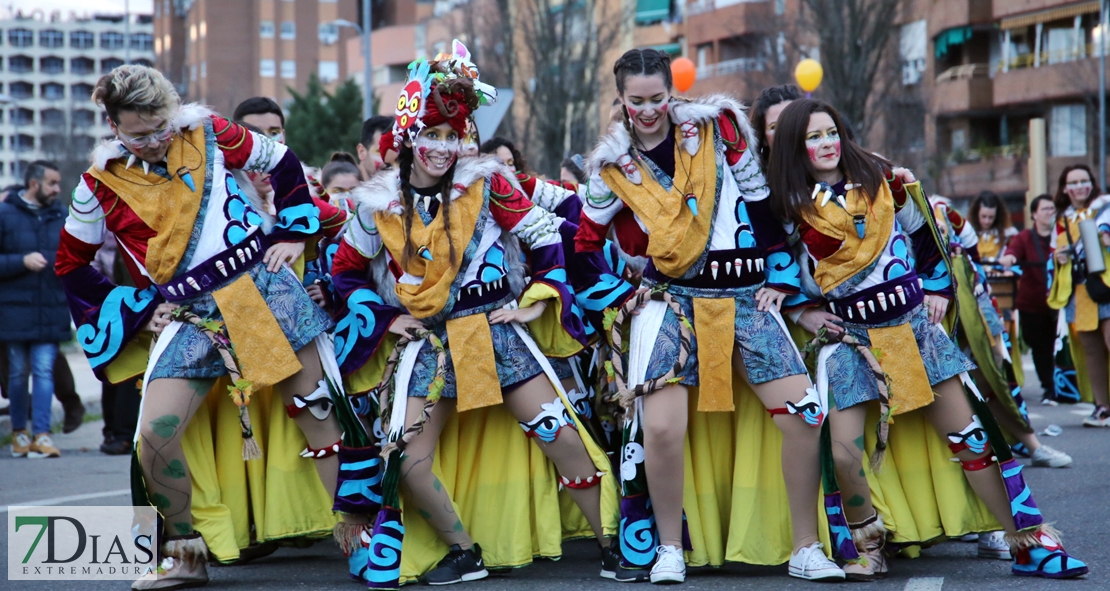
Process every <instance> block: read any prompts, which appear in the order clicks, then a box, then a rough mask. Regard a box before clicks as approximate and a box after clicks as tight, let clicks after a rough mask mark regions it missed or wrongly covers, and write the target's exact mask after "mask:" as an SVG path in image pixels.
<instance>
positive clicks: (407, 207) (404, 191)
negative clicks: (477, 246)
mask: <svg viewBox="0 0 1110 591" xmlns="http://www.w3.org/2000/svg"><path fill="white" fill-rule="evenodd" d="M412 159H413V150H412V146H411V145H407V144H403V145H402V146H401V151H400V152H399V153H398V154H397V168H398V170H399V172H400V180H401V205H402V207H403V209H404V212H405V213H404V218H403V220H404V221H403V226H404V228H405V248H404V249H403V250H402V251H401V264H402V265H408V263H409V261H410V260H412V257H414V256H416V246H415V245H413V243H412V216H413V214H414V213H415V212H416V196H415V194H414V192H413V189H412V185H411V184H409V175H411V174H412ZM457 164H458V158H456V159H455V161H454V162H452V163H451V167H450V168H448V169H447V172H445V173H444V174H443V176H442V177H441V178H440V179H439V184H438V185H437V188H438V189H439V199H440V204H439V208H440V212H439V214H440V215H442V216H443V229H444V230H445V231H446V233H447V245H448V247H449V248H450V253H451V254H450V257H451V258H450V261H451V264H452V265H454V264H455V256H456V255H455V243H454V242H452V241H451V185H452V183H451V180H452V179H453V178H454V177H455V167H456V165H457Z"/></svg>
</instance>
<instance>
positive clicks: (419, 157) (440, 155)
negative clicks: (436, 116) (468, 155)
mask: <svg viewBox="0 0 1110 591" xmlns="http://www.w3.org/2000/svg"><path fill="white" fill-rule="evenodd" d="M460 147H461V146H460V142H459V134H458V132H456V131H455V130H454V129H452V128H451V126H450V125H448V124H446V123H442V124H440V125H437V126H435V127H428V128H425V129H423V130H421V132H420V135H418V136H417V137H416V139H414V140H413V141H412V151H413V153H414V154H415V156H416V159H415V160H416V161H415V163H414V164H415V165H416V166H417V167H418V168H420V169H421V170H422V172H423V173H425V174H427V175H428V176H429V177H430V178H433V179H438V178H440V177H442V176H443V175H445V174H447V170H448V169H449V168H451V165H452V164H454V163H455V159H456V158H458V156H459V148H460Z"/></svg>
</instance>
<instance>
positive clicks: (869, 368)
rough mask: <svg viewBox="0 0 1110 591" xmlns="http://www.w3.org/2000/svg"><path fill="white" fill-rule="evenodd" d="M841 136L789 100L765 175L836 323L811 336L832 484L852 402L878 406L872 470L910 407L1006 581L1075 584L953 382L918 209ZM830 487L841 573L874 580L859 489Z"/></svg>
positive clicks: (987, 419) (843, 467) (944, 278)
mask: <svg viewBox="0 0 1110 591" xmlns="http://www.w3.org/2000/svg"><path fill="white" fill-rule="evenodd" d="M842 128H843V126H842V124H841V123H840V116H839V115H838V114H837V112H836V111H835V110H834V109H833V108H832V107H830V106H829V105H826V104H824V103H821V102H819V101H813V100H808V99H803V100H797V101H794V102H792V103H791V104H790V105H789V106H787V107H786V108H785V109H784V110H783V112H782V114H781V115H780V116H779V119H778V126H777V129H776V131H775V144H774V146H773V147H772V149H771V165H770V171H771V176H770V184H771V190H772V193H773V194H774V195H775V198H774V203H773V207H774V209H775V213H776V214H778V215H779V216H780V217H781V218H782V219H784V220H789V221H790V222H792V223H794V224H797V226H798V232H799V235H800V237H801V243H802V244H803V245H804V247H805V251H806V253H807V255H808V257H807V258H808V261H807V265H806V270H810V269H812V278H811V279H810V278H807V280H806V281H805V283H804V284H805V285H812V286H813V292H814V293H812V294H810V295H811V296H813V297H816V298H821V299H822V300H823V301H822V305H826V304H827V305H828V306H830V307H831V308H832V310H833V311H834V312H835V313H836V315H837V316H838V317H840V318H841V319H842V320H843V324H842V325H841V326H842V329H841V330H839V331H836V332H833V331H828V330H825V331H821V333H819V334H818V336H819V337H820V338H821V339H822V341H823V342H824V343H825V346H823V347H822V348H821V351H820V356H819V358H818V367H817V385H818V388H819V389H820V390H821V392H822V393H823V394H825V395H829V394H831V398H832V400H833V401H834V402H835V405H836V408H835V410H833V409H830V412H829V423H830V426H831V432H832V437H833V440H834V450H841V451H840V452H839V453H836V454H835V456H834V457H835V459H836V472H837V475H838V476H841V475H848V474H858V473H860V471H861V470H862V469H863V465H862V455H863V444H862V443H863V440H864V424H865V419H866V413H867V405H866V404H864V403H866V402H869V401H872V400H879V401H880V403H881V408H882V412H881V418H880V423H879V437H878V439H879V442H878V445H877V450H876V453H875V454H874V455H873V456H872V461H871V464H872V468H873V470H875V469H878V467H879V465H880V464H881V462H882V459H883V455H884V452H885V451H886V442H887V437H886V434H887V431H888V429H889V428H890V418H891V415H892V414H895V413H898V414H902V413H907V412H909V411H911V410H914V409H918V408H921V409H922V410H923V413H924V415H925V417H926V418H927V419H928V421H929V422H930V423H932V425H933V427H934V428H935V429H936V431H937V433H938V434H939V435H941V436H942V437H945V438H947V440H948V442H949V448H950V450H951V451H952V453H953V454H955V455H956V457H957V458H958V459H959V461H960V463H961V465H962V467H963V469H964V475H965V476H966V478H967V480H968V481H969V483H970V484H971V487H972V488H973V489H974V490H975V492H976V493H977V494H978V496H979V497H980V498H981V499H982V501H983V502H984V503H985V505H986V506H987V508H988V509H989V510H990V512H991V513H992V514H993V516H994V518H995V519H996V520H998V522H999V523H1000V524H1001V525H1002V528H1003V529H1004V530H1005V531H1006V540H1007V542H1009V544H1010V547H1011V549H1012V553H1013V557H1014V562H1013V566H1012V570H1013V573H1014V574H1016V575H1025V576H1043V577H1050V578H1065V577H1075V576H1079V575H1083V574H1086V573H1087V566H1086V565H1084V564H1083V563H1082V562H1080V561H1079V560H1077V559H1075V558H1072V557H1071V556H1069V555H1068V554H1067V553H1066V552H1065V551H1064V549H1063V547H1062V546H1061V545H1060V542H1059V540H1060V537H1059V534H1058V533H1057V532H1056V531H1055V530H1054V529H1052V528H1051V527H1049V526H1047V525H1046V524H1044V522H1043V519H1042V517H1041V513H1040V511H1039V509H1037V507H1036V504H1035V503H1034V502H1033V498H1032V493H1031V492H1030V491H1029V489H1028V487H1027V486H1026V485H1025V482H1024V480H1023V478H1022V475H1021V469H1022V466H1021V464H1019V463H1017V462H1016V461H1015V460H1014V459H1013V458H1012V456H1011V455H1010V453H1009V447H1008V446H1007V445H1006V444H1005V441H1004V440H1003V439H1002V436H1001V433H1000V432H999V430H998V427H997V425H996V424H995V422H994V420H993V417H992V416H991V415H990V412H989V411H987V410H986V405H985V404H984V403H983V401H982V398H980V397H979V395H978V392H977V391H976V390H975V386H974V383H973V382H972V381H971V379H970V378H969V377H968V376H967V371H968V370H971V369H973V368H974V365H973V364H972V363H971V362H970V361H969V360H968V359H967V358H966V357H964V356H963V354H962V353H960V351H959V350H958V349H957V348H956V345H955V343H954V342H953V341H952V340H951V339H950V338H949V337H948V336H947V335H946V334H945V333H944V331H943V330H941V328H940V327H938V326H937V324H938V323H940V322H941V320H942V319H943V318H944V315H945V313H946V311H947V309H948V304H949V300H950V298H951V297H952V279H951V274H950V273H949V264H948V261H947V260H946V259H945V254H946V253H945V252H944V251H942V250H940V249H938V246H937V244H938V242H939V238H940V237H939V236H936V235H935V234H934V230H933V226H932V225H931V224H930V220H929V218H930V217H931V216H929V213H928V212H929V209H928V206H927V205H926V204H924V203H918V201H919V200H923V196H921V197H922V199H918V198H916V197H911V196H910V195H911V192H910V191H908V190H907V188H906V187H905V186H904V185H903V182H902V179H900V178H898V177H897V176H896V175H894V174H893V173H892V169H891V167H890V164H889V163H888V162H886V161H885V160H883V159H881V158H880V157H878V156H875V155H873V154H870V153H868V152H866V151H864V150H863V149H862V148H860V147H859V146H858V145H856V144H855V142H853V141H851V140H848V139H846V138H842V137H841V136H840V129H842ZM799 162H801V163H803V164H801V165H798V164H797V163H799ZM911 201H912V202H911ZM911 245H912V251H911V250H910V249H911ZM810 281H812V283H811V282H810ZM965 387H966V388H967V390H968V393H967V394H966V395H965V390H964V388H965ZM934 390H935V391H936V396H935V398H934V394H933V391H934ZM853 449H855V451H854V452H852V451H851V450H853ZM843 450H847V453H845V452H844V451H843ZM996 458H997V460H996ZM996 461H997V465H996ZM841 485H842V486H843V488H844V494H845V495H846V496H847V495H852V497H851V498H852V499H855V497H856V496H858V497H859V500H858V501H857V502H847V503H845V507H844V509H845V512H846V515H847V517H848V521H849V523H850V524H851V528H852V530H853V532H852V533H853V537H854V538H855V539H856V544H857V546H858V547H860V548H861V550H862V558H863V560H859V561H854V562H851V563H849V565H848V566H847V567H846V570H847V571H849V573H850V574H853V575H855V576H856V577H858V578H873V577H875V576H880V575H882V574H883V573H884V572H885V571H886V564H885V560H884V557H883V554H882V549H883V545H884V541H885V535H886V532H885V527H884V525H883V522H882V520H881V519H880V518H879V516H878V514H877V512H876V511H875V509H874V508H873V505H872V503H871V491H870V489H869V488H868V486H867V485H866V484H863V485H860V484H859V483H858V481H855V480H851V479H848V478H842V479H841ZM1011 510H1012V511H1013V512H1011Z"/></svg>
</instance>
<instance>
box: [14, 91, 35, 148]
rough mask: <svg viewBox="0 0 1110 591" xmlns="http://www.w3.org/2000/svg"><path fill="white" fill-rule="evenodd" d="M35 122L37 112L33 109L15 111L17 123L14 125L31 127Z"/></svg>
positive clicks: (21, 108)
mask: <svg viewBox="0 0 1110 591" xmlns="http://www.w3.org/2000/svg"><path fill="white" fill-rule="evenodd" d="M13 86H14V85H13ZM34 122H35V112H34V111H32V110H31V109H25V108H23V107H20V108H18V109H16V110H15V121H14V123H15V124H16V125H30V124H32V123H34ZM32 145H33V144H32Z"/></svg>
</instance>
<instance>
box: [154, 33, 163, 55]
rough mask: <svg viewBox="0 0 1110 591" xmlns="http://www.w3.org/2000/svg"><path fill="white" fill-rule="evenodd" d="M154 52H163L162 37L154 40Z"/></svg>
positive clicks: (159, 53)
mask: <svg viewBox="0 0 1110 591" xmlns="http://www.w3.org/2000/svg"><path fill="white" fill-rule="evenodd" d="M154 53H155V54H157V55H161V54H162V38H161V37H159V38H158V39H155V40H154Z"/></svg>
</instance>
